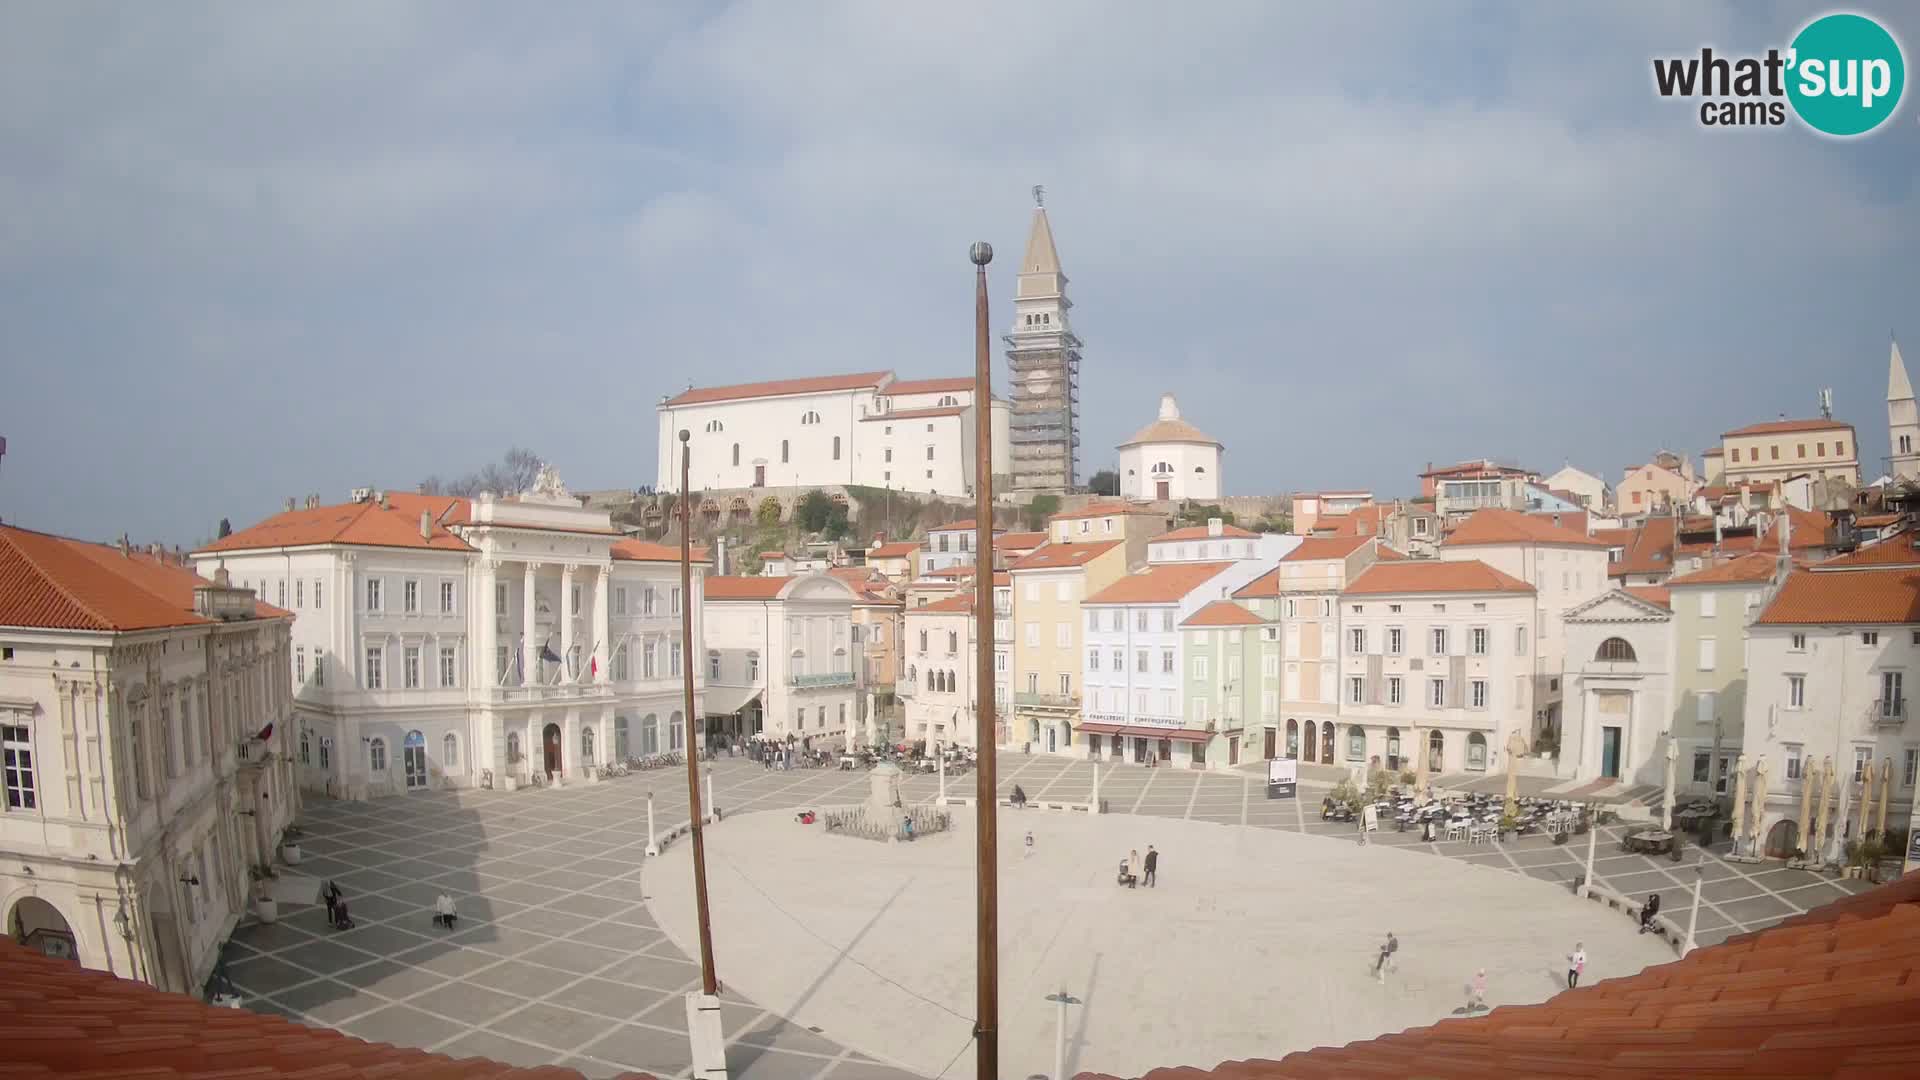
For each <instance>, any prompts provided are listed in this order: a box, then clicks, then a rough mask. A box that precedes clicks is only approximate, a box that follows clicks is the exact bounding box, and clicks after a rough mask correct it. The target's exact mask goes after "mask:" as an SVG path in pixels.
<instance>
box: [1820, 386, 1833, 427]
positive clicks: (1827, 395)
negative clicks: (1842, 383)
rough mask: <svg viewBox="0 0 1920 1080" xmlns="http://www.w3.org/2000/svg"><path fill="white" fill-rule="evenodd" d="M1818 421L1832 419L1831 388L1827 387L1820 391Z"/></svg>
mask: <svg viewBox="0 0 1920 1080" xmlns="http://www.w3.org/2000/svg"><path fill="white" fill-rule="evenodd" d="M1820 419H1822V420H1831V419H1833V388H1832V387H1827V388H1825V389H1823V390H1821V391H1820Z"/></svg>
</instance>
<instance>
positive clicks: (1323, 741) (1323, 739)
mask: <svg viewBox="0 0 1920 1080" xmlns="http://www.w3.org/2000/svg"><path fill="white" fill-rule="evenodd" d="M1320 760H1321V761H1322V762H1324V763H1326V764H1328V765H1331V764H1333V724H1332V722H1328V723H1325V724H1321V725H1320Z"/></svg>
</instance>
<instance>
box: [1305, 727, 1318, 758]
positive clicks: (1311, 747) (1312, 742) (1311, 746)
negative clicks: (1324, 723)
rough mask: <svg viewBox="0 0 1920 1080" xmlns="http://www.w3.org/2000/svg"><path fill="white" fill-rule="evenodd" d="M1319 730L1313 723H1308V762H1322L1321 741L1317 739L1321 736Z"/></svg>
mask: <svg viewBox="0 0 1920 1080" xmlns="http://www.w3.org/2000/svg"><path fill="white" fill-rule="evenodd" d="M1319 730H1320V729H1319V728H1318V727H1317V726H1315V724H1314V722H1313V721H1311V720H1309V721H1307V760H1308V761H1319V760H1320V740H1319V738H1318V737H1317V736H1318V734H1319Z"/></svg>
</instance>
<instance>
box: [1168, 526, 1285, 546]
mask: <svg viewBox="0 0 1920 1080" xmlns="http://www.w3.org/2000/svg"><path fill="white" fill-rule="evenodd" d="M1258 535H1260V534H1259V533H1252V532H1248V531H1247V530H1245V529H1243V528H1241V527H1239V526H1238V525H1222V526H1220V535H1219V536H1218V537H1215V536H1214V535H1213V534H1212V533H1210V532H1208V531H1207V526H1205V525H1192V526H1189V527H1187V528H1184V529H1175V530H1173V531H1172V532H1169V533H1161V534H1160V535H1159V536H1156V537H1154V538H1153V539H1151V540H1149V541H1147V542H1148V543H1150V544H1164V543H1166V542H1168V541H1170V540H1210V539H1220V540H1251V539H1253V538H1254V537H1256V536H1258Z"/></svg>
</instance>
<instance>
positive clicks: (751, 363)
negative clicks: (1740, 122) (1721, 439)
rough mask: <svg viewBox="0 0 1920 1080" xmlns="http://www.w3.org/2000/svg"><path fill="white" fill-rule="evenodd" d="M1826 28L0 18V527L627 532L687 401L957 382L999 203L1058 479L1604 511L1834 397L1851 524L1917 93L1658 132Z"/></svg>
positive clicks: (402, 13)
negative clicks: (533, 463) (1430, 483)
mask: <svg viewBox="0 0 1920 1080" xmlns="http://www.w3.org/2000/svg"><path fill="white" fill-rule="evenodd" d="M1825 10H1828V9H1826V8H1825V7H1819V6H1809V5H1804V4H1784V3H1782V4H1772V5H1767V4H1711V3H1699V4H1684V5H1670V4H1662V3H1644V4H1605V5H1590V6H1588V7H1586V8H1581V9H1574V8H1572V7H1570V6H1565V5H1536V4H1516V5H1512V6H1508V5H1503V4H1495V3H1465V4H1439V3H1435V4H1418V5H1416V4H1413V3H1403V4H1389V3H1366V2H1358V3H1339V4H1332V3H1329V4H1322V5H1307V4H1272V3H1266V2H1262V0H1245V2H1239V0H1206V2H1202V3H1196V4H1187V5H1170V4H1147V3H1143V2H1135V0H1123V2H1120V3H1110V2H1106V3H1103V2H1098V0H1061V2H1055V3H1049V4H1040V5H1035V4H1023V3H999V2H991V0H977V2H974V3H969V4H964V5H922V4H912V5H903V4H898V3H882V2H873V3H831V2H825V0H822V2H819V3H805V4H794V3H783V2H777V0H776V2H766V3H758V2H742V3H732V4H724V5H722V4H709V3H693V2H687V3H672V2H663V3H648V4H633V3H608V4H590V3H576V4H569V5H564V6H562V7H561V8H557V9H554V8H544V7H542V6H540V5H527V4H521V3H505V2H500V3H494V2H489V0H473V2H467V3H412V4H393V3H384V2H373V3H367V2H337V3H330V4H325V5H319V4H314V5H296V6H288V5H259V4H253V3H247V2H234V3H205V2H196V0H182V2H180V3H173V4H164V5H159V4H148V5H127V4H109V3H92V2H62V3H58V4H54V3H42V4H9V5H5V6H4V7H3V8H0V436H4V437H5V438H6V439H7V441H8V446H7V453H6V456H5V458H4V460H0V517H3V518H4V519H5V520H6V521H7V522H9V523H11V524H16V525H25V526H28V527H34V528H42V529H47V530H50V531H55V532H61V533H66V534H70V535H77V536H82V537H87V538H95V539H107V538H110V537H115V536H118V535H119V534H121V533H123V532H124V533H128V534H130V535H131V536H133V537H134V538H135V539H136V540H149V539H151V540H161V541H166V542H174V543H181V544H192V543H196V542H198V541H200V540H202V539H204V538H207V537H210V536H211V535H212V533H213V530H214V527H215V525H216V523H217V522H218V521H219V520H220V518H222V517H229V518H231V519H232V521H233V523H234V525H235V527H236V528H238V527H244V526H245V525H247V524H249V523H251V522H253V521H256V520H259V519H260V518H262V517H265V516H267V515H269V514H271V513H273V512H276V511H277V510H278V509H279V508H280V506H281V504H282V502H283V501H284V500H285V499H286V498H287V497H288V496H296V495H297V496H304V495H305V494H307V493H313V492H317V493H319V494H320V495H321V496H322V497H323V499H324V500H326V501H330V502H331V501H339V500H343V499H344V498H345V497H346V495H347V492H348V490H349V489H351V488H353V487H356V486H360V485H369V486H376V487H393V488H401V489H407V488H411V487H412V485H414V484H415V483H416V482H418V481H419V480H420V479H422V478H423V477H426V476H428V475H432V474H440V475H447V474H457V473H461V472H464V471H467V470H470V469H472V468H474V467H476V466H478V465H480V464H481V463H483V462H485V461H488V460H494V459H497V458H498V457H499V456H500V455H501V453H502V452H503V451H504V450H506V449H507V448H508V447H509V446H513V445H521V446H526V447H530V448H532V449H533V450H535V451H537V452H538V453H539V454H540V455H541V456H542V457H544V458H546V459H547V460H549V461H550V462H551V463H552V464H553V465H554V467H555V468H556V469H557V470H558V471H559V473H560V475H561V476H562V477H563V478H564V479H565V480H566V482H567V483H568V484H569V485H570V486H571V487H573V488H575V489H591V488H617V487H634V486H638V485H642V484H647V483H650V482H651V481H652V480H653V477H654V462H653V455H654V445H655V430H656V421H655V417H654V409H653V406H654V404H655V403H656V402H657V401H658V400H659V399H660V397H661V396H662V395H663V394H667V393H672V392H676V391H678V390H680V389H682V388H684V387H685V386H687V385H688V384H689V383H695V384H701V385H711V384H716V383H727V382H739V381H750V380H755V379H766V378H778V377H786V376H792V375H803V374H830V373H839V372H851V371H865V370H874V369H883V368H891V369H893V370H895V371H897V372H898V373H899V374H900V375H901V376H903V377H916V376H936V375H961V374H967V373H969V372H970V370H971V363H972V347H973V341H972V325H971V324H972V316H973V300H972V295H971V293H972V285H973V281H972V267H971V265H970V264H969V263H968V261H967V247H968V245H969V244H970V243H971V242H972V241H974V240H982V239H984V240H987V241H989V242H991V243H992V244H993V245H994V246H995V248H996V249H997V250H998V251H999V252H1000V259H999V261H998V263H997V264H996V269H995V270H994V272H993V275H992V288H993V303H994V312H993V320H994V324H995V330H996V332H998V331H1001V330H1004V329H1006V328H1007V326H1008V325H1009V324H1010V320H1011V305H1010V299H1009V298H1010V295H1011V290H1012V286H1013V276H1012V273H1011V272H1010V270H1009V269H1007V268H1008V267H1010V266H1011V265H1012V263H1013V261H1014V260H1015V258H1017V256H1018V254H1019V251H1020V248H1021V246H1022V243H1023V241H1024V237H1025V235H1026V229H1027V224H1028V217H1029V214H1030V213H1031V207H1032V199H1031V196H1030V194H1029V190H1030V188H1031V187H1032V186H1033V185H1035V184H1043V185H1045V187H1046V191H1047V200H1046V201H1047V207H1048V213H1049V215H1050V216H1051V219H1052V223H1053V227H1054V234H1055V237H1056V239H1057V241H1058V246H1059V250H1060V257H1061V261H1062V263H1063V265H1064V268H1065V270H1066V272H1067V274H1068V276H1069V278H1070V280H1071V284H1070V286H1069V291H1070V294H1071V296H1072V298H1073V300H1074V302H1075V308H1074V315H1075V327H1076V330H1077V331H1078V333H1079V334H1080V336H1081V338H1082V339H1083V340H1084V342H1085V349H1084V352H1083V357H1084V359H1083V364H1082V376H1081V387H1082V391H1081V392H1082V412H1083V445H1082V454H1083V457H1082V471H1083V474H1084V473H1091V472H1092V471H1093V470H1094V469H1097V468H1100V467H1101V466H1103V465H1109V464H1111V463H1112V461H1113V459H1114V458H1115V457H1116V456H1117V455H1116V453H1115V452H1114V451H1113V450H1112V449H1111V448H1112V446H1113V445H1114V444H1115V443H1117V442H1119V441H1120V440H1121V439H1123V438H1125V437H1126V436H1127V435H1128V434H1130V433H1131V432H1132V431H1133V430H1135V429H1137V428H1138V427H1140V426H1141V425H1143V424H1145V423H1146V422H1148V421H1149V420H1151V419H1152V417H1153V415H1154V411H1155V408H1156V406H1157V403H1158V398H1159V395H1160V394H1161V393H1163V392H1168V391H1171V392H1174V393H1176V394H1177V395H1178V396H1179V400H1180V405H1181V409H1182V412H1183V413H1184V415H1185V416H1186V417H1187V419H1189V420H1191V421H1192V422H1194V423H1195V424H1197V425H1198V426H1200V427H1202V428H1203V429H1205V430H1207V431H1209V432H1211V433H1213V434H1214V435H1215V436H1217V437H1218V438H1220V439H1221V440H1222V441H1223V442H1224V443H1225V444H1226V446H1227V457H1226V461H1225V470H1224V472H1225V479H1226V486H1227V489H1228V491H1229V493H1231V494H1265V493H1277V492H1283V491H1289V490H1295V489H1312V488H1321V487H1328V488H1332V487H1341V488H1345V487H1353V486H1361V487H1369V488H1372V489H1374V490H1376V491H1377V492H1379V493H1380V494H1381V495H1382V496H1389V495H1404V494H1412V493H1414V492H1415V491H1416V490H1417V484H1418V481H1417V479H1416V475H1417V474H1418V473H1419V472H1420V471H1421V470H1422V469H1423V468H1424V467H1425V466H1426V464H1427V463H1428V462H1436V463H1440V462H1451V461H1457V460H1461V459H1466V458H1473V457H1481V456H1489V457H1495V458H1499V459H1503V460H1510V461H1517V462H1520V463H1522V464H1525V465H1527V466H1529V467H1531V468H1536V469H1539V470H1541V471H1543V472H1551V471H1552V470H1555V469H1558V468H1559V467H1560V466H1561V465H1562V464H1563V463H1566V462H1572V463H1574V464H1577V465H1580V466H1582V467H1584V468H1586V469H1587V470H1589V471H1592V472H1598V473H1602V474H1604V475H1606V476H1607V477H1608V478H1609V479H1610V480H1614V481H1617V480H1618V478H1619V475H1620V472H1621V470H1622V469H1624V468H1626V467H1628V466H1630V465H1632V464H1635V463H1638V462H1640V461H1644V460H1645V459H1646V458H1647V457H1648V456H1649V455H1650V454H1651V452H1652V451H1654V450H1656V449H1659V448H1661V447H1678V448H1681V449H1685V450H1688V451H1690V452H1692V453H1694V454H1696V455H1697V454H1698V453H1699V451H1700V450H1702V449H1704V448H1705V447H1707V446H1710V445H1713V444H1714V443H1715V442H1716V441H1717V437H1718V434H1719V433H1720V432H1721V431H1723V430H1726V429H1728V428H1731V427H1735V426H1739V425H1741V424H1745V423H1750V422H1755V421H1759V420H1768V419H1773V418H1775V417H1776V416H1778V415H1779V414H1781V413H1786V414H1788V415H1792V416H1807V415H1812V414H1813V413H1814V412H1815V406H1816V395H1817V393H1818V391H1819V390H1820V389H1821V388H1822V387H1831V388H1832V389H1833V392H1834V401H1835V406H1836V413H1837V414H1838V415H1839V416H1840V417H1841V418H1842V419H1847V420H1851V421H1852V422H1853V423H1855V424H1856V425H1858V428H1859V440H1860V443H1861V445H1862V447H1863V449H1864V450H1865V451H1866V452H1867V454H1868V456H1869V457H1870V458H1872V459H1873V460H1869V461H1866V462H1863V466H1864V468H1865V469H1866V471H1867V472H1868V474H1869V476H1870V477H1871V476H1874V475H1878V472H1879V470H1880V469H1882V468H1883V462H1881V461H1879V460H1878V458H1879V457H1880V456H1881V455H1884V454H1885V453H1886V446H1887V439H1886V423H1885V408H1884V397H1885V387H1886V368H1887V353H1888V339H1889V334H1890V333H1892V334H1896V335H1899V336H1901V337H1902V338H1904V339H1905V341H1907V342H1908V343H1909V344H1908V345H1907V348H1906V352H1907V354H1908V356H1909V357H1910V358H1911V360H1912V361H1913V362H1920V168H1916V166H1917V165H1920V100H1916V99H1917V98H1920V87H1911V86H1910V87H1909V89H1908V91H1907V93H1906V100H1905V101H1903V103H1902V104H1901V106H1900V111H1899V113H1898V114H1896V116H1895V117H1894V118H1893V119H1892V120H1891V121H1889V123H1888V124H1887V125H1886V126H1883V127H1882V128H1881V129H1880V130H1879V131H1878V132H1876V133H1875V134H1873V135H1870V136H1868V137H1866V138H1863V139H1856V140H1850V141H1840V140H1831V139H1826V138H1822V137H1820V136H1818V135H1816V134H1814V133H1812V132H1811V131H1809V130H1807V129H1805V128H1802V127H1799V126H1797V125H1789V126H1788V127H1785V128H1750V129H1731V130H1711V129H1707V128H1703V127H1702V126H1701V125H1700V124H1699V122H1698V118H1697V113H1696V110H1695V107H1694V106H1692V105H1689V104H1687V103H1683V102H1676V101H1662V100H1660V99H1658V98H1657V97H1656V96H1655V94H1654V91H1653V87H1652V76H1651V64H1650V61H1651V59H1652V58H1653V57H1655V56H1679V55H1686V54H1689V53H1697V51H1698V49H1699V48H1700V47H1701V46H1702V45H1708V44H1711V45H1713V46H1715V48H1716V49H1720V50H1745V51H1753V52H1758V51H1762V50H1764V49H1766V48H1767V47H1768V46H1776V45H1777V46H1784V44H1785V43H1786V42H1787V41H1788V40H1789V39H1790V38H1791V36H1792V34H1793V33H1794V32H1795V30H1797V29H1798V28H1799V27H1800V26H1801V25H1802V24H1804V23H1805V22H1806V21H1807V19H1809V18H1810V17H1811V16H1812V15H1814V14H1818V13H1820V12H1823V11H1825ZM1856 10H1861V11H1864V12H1866V13H1869V14H1876V15H1879V16H1881V18H1882V22H1883V24H1885V25H1887V26H1889V27H1890V28H1891V29H1892V30H1893V32H1894V33H1895V34H1896V35H1898V36H1899V37H1900V38H1901V39H1902V40H1903V42H1904V43H1905V48H1906V53H1907V58H1908V63H1909V65H1910V66H1911V65H1913V64H1915V63H1920V15H1916V13H1915V11H1914V9H1913V8H1911V7H1903V6H1901V5H1893V4H1882V5H1879V8H1878V9H1877V10H1876V8H1874V7H1863V8H1859V9H1856ZM995 365H996V377H997V378H999V377H1003V376H1004V370H1005V367H1004V360H1003V359H1002V358H1001V356H1000V346H999V343H998V342H997V341H996V343H995Z"/></svg>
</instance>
